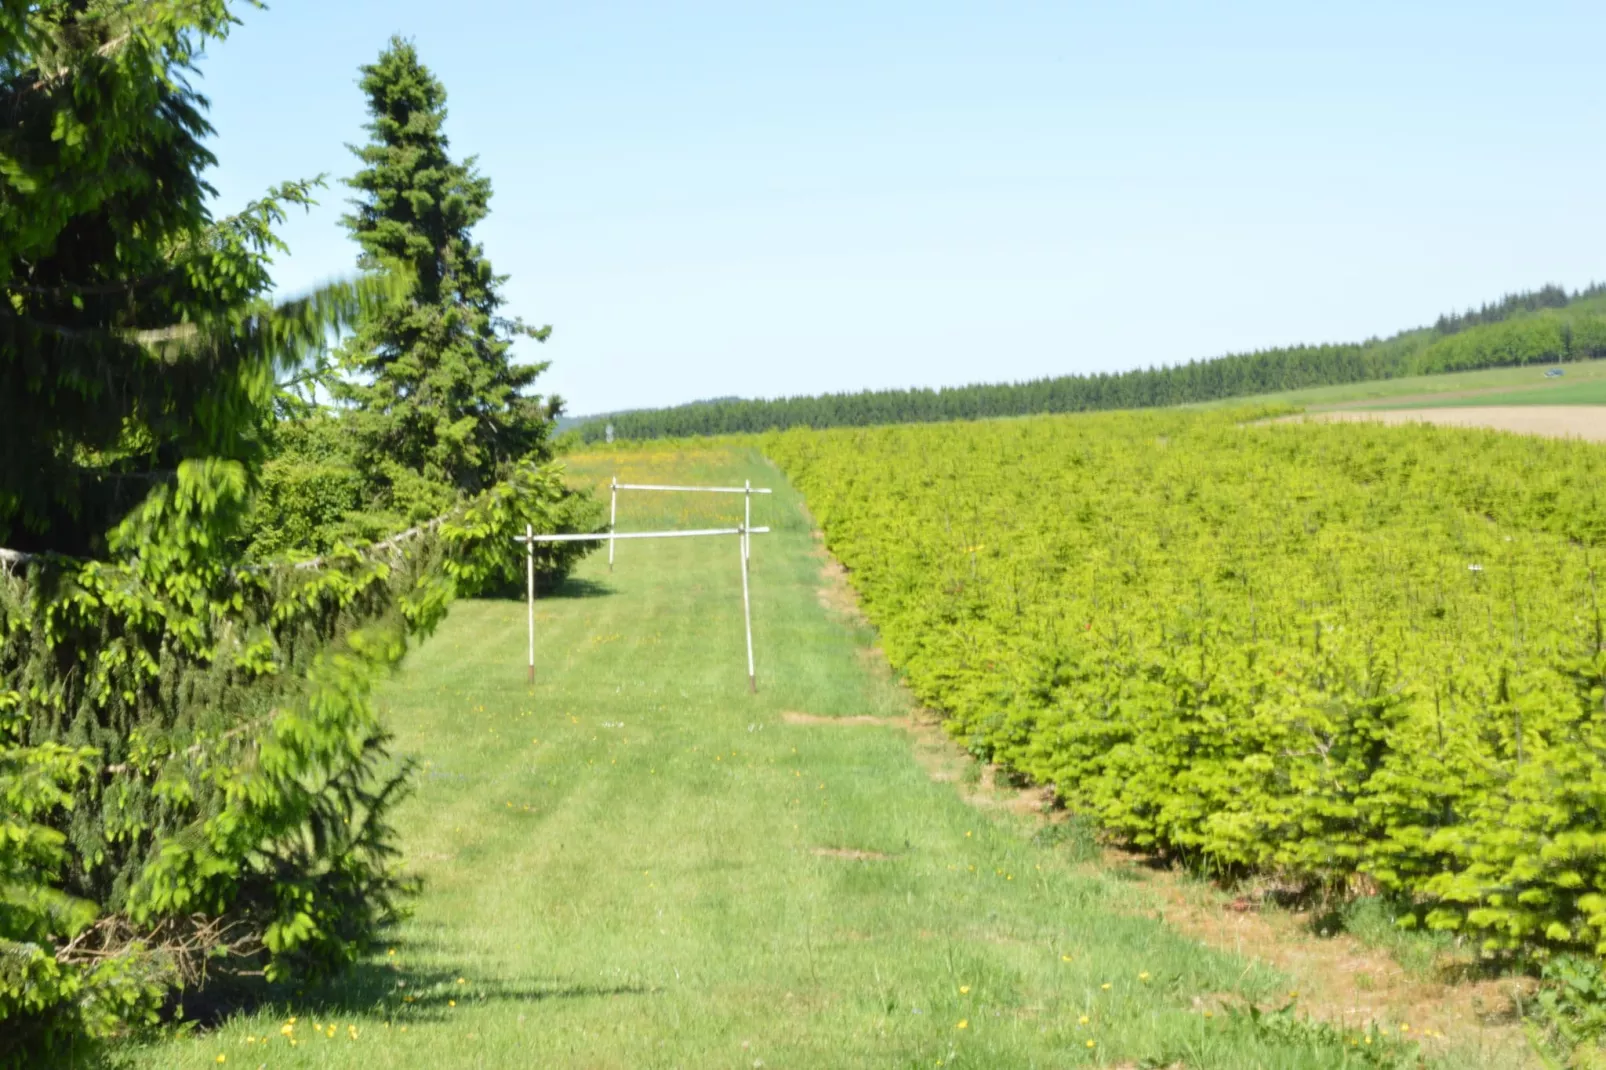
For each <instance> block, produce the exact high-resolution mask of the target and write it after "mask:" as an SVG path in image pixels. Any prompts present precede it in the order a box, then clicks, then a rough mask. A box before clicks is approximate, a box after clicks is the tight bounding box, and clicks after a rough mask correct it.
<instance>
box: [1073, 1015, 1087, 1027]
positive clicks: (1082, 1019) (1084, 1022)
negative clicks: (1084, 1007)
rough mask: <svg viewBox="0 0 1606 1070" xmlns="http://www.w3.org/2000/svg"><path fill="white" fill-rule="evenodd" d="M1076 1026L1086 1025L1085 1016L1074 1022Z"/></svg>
mask: <svg viewBox="0 0 1606 1070" xmlns="http://www.w3.org/2000/svg"><path fill="white" fill-rule="evenodd" d="M1076 1024H1077V1025H1086V1024H1087V1015H1085V1014H1084V1015H1082V1017H1080V1018H1078V1019H1077V1020H1076Z"/></svg>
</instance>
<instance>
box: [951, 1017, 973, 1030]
mask: <svg viewBox="0 0 1606 1070" xmlns="http://www.w3.org/2000/svg"><path fill="white" fill-rule="evenodd" d="M954 1028H955V1029H969V1028H970V1019H969V1018H961V1019H959V1024H958V1025H956V1026H954Z"/></svg>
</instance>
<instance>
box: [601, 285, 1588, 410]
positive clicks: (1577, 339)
mask: <svg viewBox="0 0 1606 1070" xmlns="http://www.w3.org/2000/svg"><path fill="white" fill-rule="evenodd" d="M1598 357H1606V284H1595V285H1591V286H1588V287H1586V288H1584V289H1582V290H1579V291H1577V292H1575V293H1571V294H1569V293H1568V292H1567V291H1566V290H1565V289H1563V288H1562V287H1560V286H1555V285H1547V286H1543V287H1541V288H1540V289H1538V290H1533V291H1529V292H1526V293H1517V294H1509V295H1507V296H1506V297H1503V298H1501V299H1500V300H1499V301H1496V302H1494V303H1492V304H1486V305H1484V306H1483V307H1481V308H1478V309H1468V310H1467V311H1466V312H1463V313H1451V314H1449V315H1444V316H1440V317H1439V319H1438V321H1437V322H1436V323H1435V324H1434V325H1433V326H1432V327H1420V328H1417V329H1415V330H1410V331H1402V332H1400V333H1399V334H1396V335H1393V336H1391V337H1389V338H1381V339H1379V338H1374V339H1370V340H1368V341H1365V342H1359V343H1354V344H1348V345H1319V346H1290V347H1287V348H1282V349H1267V350H1262V351H1259V352H1255V353H1234V354H1229V355H1227V356H1223V357H1215V358H1212V359H1205V360H1194V361H1189V362H1188V363H1187V364H1178V365H1173V366H1169V367H1161V368H1146V369H1138V370H1135V371H1127V372H1113V373H1101V374H1097V375H1063V376H1057V377H1055V378H1050V379H1033V380H1030V381H1028V382H1022V383H995V384H978V385H975V386H958V387H944V388H942V389H936V390H933V389H926V388H916V389H911V390H866V391H863V392H860V393H855V394H821V395H818V396H814V397H793V398H776V399H773V400H754V401H747V400H742V399H735V398H722V399H719V400H715V401H699V402H693V403H691V404H687V405H677V406H675V407H673V408H665V409H638V410H635V411H632V412H621V413H614V414H611V415H609V416H599V417H593V418H590V419H587V420H584V421H583V422H581V423H580V424H579V432H580V434H581V436H582V437H583V438H584V439H585V440H586V441H588V442H595V441H600V440H601V439H602V438H603V437H604V436H605V434H606V428H607V426H608V425H609V424H612V425H613V429H614V437H615V438H619V439H648V438H667V437H680V436H687V435H721V434H740V433H745V432H754V431H768V430H772V429H785V428H788V427H816V428H820V427H859V426H866V425H871V424H892V423H929V422H935V421H942V420H978V419H983V418H986V417H992V416H1024V415H1027V414H1030V413H1043V412H1094V411H1098V410H1101V409H1140V408H1152V407H1156V406H1162V405H1182V404H1187V403H1190V402H1201V401H1219V400H1222V399H1224V398H1233V397H1245V396H1249V395H1253V394H1270V393H1275V392H1278V391H1282V390H1299V389H1303V388H1305V387H1313V386H1333V385H1336V384H1340V383H1355V382H1364V381H1367V380H1373V379H1395V378H1399V377H1401V376H1407V375H1426V374H1431V373H1434V372H1449V371H1470V370H1473V369H1476V368H1499V367H1508V366H1514V365H1523V364H1541V363H1559V362H1566V361H1574V360H1589V359H1594V358H1598Z"/></svg>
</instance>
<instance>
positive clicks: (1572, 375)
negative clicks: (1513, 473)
mask: <svg viewBox="0 0 1606 1070" xmlns="http://www.w3.org/2000/svg"><path fill="white" fill-rule="evenodd" d="M1554 366H1555V365H1549V364H1542V365H1528V366H1526V367H1522V368H1493V369H1489V370H1486V371H1476V372H1451V373H1449V374H1446V375H1413V376H1409V377H1407V378H1404V379H1382V380H1376V381H1373V382H1366V383H1347V384H1345V385H1343V386H1322V387H1312V388H1310V389H1308V390H1285V391H1282V392H1280V393H1276V394H1257V395H1255V396H1254V397H1253V398H1231V399H1228V400H1224V401H1219V402H1212V403H1210V404H1209V405H1203V406H1199V407H1200V408H1223V407H1227V406H1233V405H1242V404H1244V403H1245V402H1246V401H1255V402H1282V403H1286V404H1289V405H1299V406H1302V407H1304V408H1307V409H1311V410H1313V411H1314V410H1321V409H1333V408H1357V409H1359V408H1398V407H1402V406H1409V407H1411V408H1424V407H1429V406H1435V405H1539V404H1550V405H1599V404H1606V360H1590V361H1580V362H1578V363H1576V364H1567V365H1563V367H1564V368H1565V369H1566V375H1565V376H1563V377H1562V378H1561V379H1559V380H1556V379H1546V378H1545V371H1546V370H1547V369H1548V368H1551V367H1554Z"/></svg>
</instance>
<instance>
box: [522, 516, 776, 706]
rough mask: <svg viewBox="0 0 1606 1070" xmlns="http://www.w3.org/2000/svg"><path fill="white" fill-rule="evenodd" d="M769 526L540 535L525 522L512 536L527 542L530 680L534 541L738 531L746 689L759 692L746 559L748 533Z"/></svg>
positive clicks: (674, 536)
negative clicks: (744, 635) (522, 527)
mask: <svg viewBox="0 0 1606 1070" xmlns="http://www.w3.org/2000/svg"><path fill="white" fill-rule="evenodd" d="M769 530H770V529H769V528H750V527H748V526H747V525H746V524H743V525H742V526H741V527H735V528H701V529H696V530H692V531H627V532H616V531H611V530H610V531H599V532H593V533H577V534H564V535H537V534H536V533H535V528H534V526H533V525H530V524H526V525H525V526H524V534H523V535H515V536H513V541H514V542H522V543H523V544H524V562H525V597H526V600H527V603H528V610H529V611H528V614H527V616H528V618H529V629H530V683H532V684H533V683H535V544H536V543H538V542H543V543H545V542H602V541H603V540H607V543H608V547H609V549H610V550H611V549H612V548H613V543H614V540H616V539H684V538H690V537H694V536H698V535H735V536H737V537H738V538H739V540H740V542H739V546H740V549H741V560H742V624H743V626H744V627H745V628H746V631H747V690H748V691H750V692H753V693H755V694H756V693H757V692H758V677H757V675H756V674H755V672H754V669H753V602H752V597H751V595H750V594H749V592H748V579H747V559H748V551H747V546H748V537H749V536H752V535H766V534H768V533H769Z"/></svg>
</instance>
